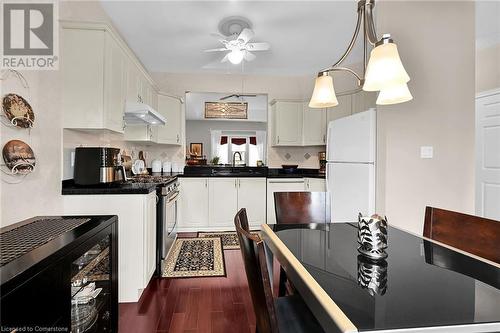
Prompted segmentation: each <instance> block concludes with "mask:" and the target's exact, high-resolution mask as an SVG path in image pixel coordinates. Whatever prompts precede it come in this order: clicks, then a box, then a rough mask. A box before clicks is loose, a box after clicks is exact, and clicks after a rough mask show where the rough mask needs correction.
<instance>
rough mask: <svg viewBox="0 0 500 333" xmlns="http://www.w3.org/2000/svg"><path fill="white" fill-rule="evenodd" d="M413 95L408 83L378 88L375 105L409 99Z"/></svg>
mask: <svg viewBox="0 0 500 333" xmlns="http://www.w3.org/2000/svg"><path fill="white" fill-rule="evenodd" d="M412 99H413V96H412V95H411V93H410V89H408V85H407V84H406V83H403V84H401V85H399V86H394V87H392V88H388V89H383V90H380V92H379V94H378V97H377V102H376V103H377V105H391V104H399V103H404V102H408V101H411V100H412Z"/></svg>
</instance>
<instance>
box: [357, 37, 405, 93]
mask: <svg viewBox="0 0 500 333" xmlns="http://www.w3.org/2000/svg"><path fill="white" fill-rule="evenodd" d="M408 81H410V76H409V75H408V73H406V70H405V68H404V67H403V63H402V62H401V59H400V58H399V53H398V48H397V46H396V44H394V43H385V44H381V45H378V46H377V47H375V48H374V49H373V50H372V51H371V52H370V60H369V61H368V66H367V68H366V75H365V83H364V84H363V90H365V91H378V90H386V89H389V88H392V87H396V86H401V85H402V84H403V83H407V82H408Z"/></svg>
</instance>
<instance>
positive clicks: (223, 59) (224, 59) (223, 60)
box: [220, 53, 229, 62]
mask: <svg viewBox="0 0 500 333" xmlns="http://www.w3.org/2000/svg"><path fill="white" fill-rule="evenodd" d="M228 55H229V53H227V54H226V55H225V56H224V58H222V59H221V61H220V62H226V61H228V60H229V59H228Z"/></svg>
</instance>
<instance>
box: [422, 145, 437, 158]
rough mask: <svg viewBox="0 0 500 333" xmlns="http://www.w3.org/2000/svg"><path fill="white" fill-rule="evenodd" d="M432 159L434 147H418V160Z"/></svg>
mask: <svg viewBox="0 0 500 333" xmlns="http://www.w3.org/2000/svg"><path fill="white" fill-rule="evenodd" d="M433 157H434V147H432V146H422V147H420V158H433Z"/></svg>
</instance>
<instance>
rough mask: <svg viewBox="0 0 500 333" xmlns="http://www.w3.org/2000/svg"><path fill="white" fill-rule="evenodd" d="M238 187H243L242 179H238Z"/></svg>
mask: <svg viewBox="0 0 500 333" xmlns="http://www.w3.org/2000/svg"><path fill="white" fill-rule="evenodd" d="M238 187H239V188H241V179H238Z"/></svg>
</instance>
